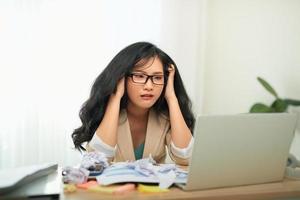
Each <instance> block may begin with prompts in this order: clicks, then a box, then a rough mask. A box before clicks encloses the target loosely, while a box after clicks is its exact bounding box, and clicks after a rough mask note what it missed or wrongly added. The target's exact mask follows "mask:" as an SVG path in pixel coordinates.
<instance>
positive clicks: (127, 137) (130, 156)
mask: <svg viewBox="0 0 300 200" xmlns="http://www.w3.org/2000/svg"><path fill="white" fill-rule="evenodd" d="M119 120H120V121H119V123H120V124H119V128H118V148H119V152H120V154H121V156H122V157H123V160H130V161H132V160H135V155H134V151H133V143H132V137H131V132H130V127H129V122H128V118H127V113H126V110H122V112H121V114H120V118H119Z"/></svg>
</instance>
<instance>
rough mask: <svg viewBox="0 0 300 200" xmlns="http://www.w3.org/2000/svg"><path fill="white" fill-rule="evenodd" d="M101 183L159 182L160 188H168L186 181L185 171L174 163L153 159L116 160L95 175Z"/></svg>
mask: <svg viewBox="0 0 300 200" xmlns="http://www.w3.org/2000/svg"><path fill="white" fill-rule="evenodd" d="M96 179H97V181H98V183H99V184H101V185H110V184H114V183H122V182H139V183H159V187H160V188H168V187H170V186H171V185H172V184H173V183H186V180H187V171H184V170H182V169H180V168H179V167H177V166H176V165H175V164H159V165H157V164H155V161H154V162H153V159H151V158H149V159H142V160H138V161H135V162H118V163H114V164H112V165H111V166H109V167H107V168H106V169H105V170H104V171H103V173H102V174H101V175H100V176H97V177H96Z"/></svg>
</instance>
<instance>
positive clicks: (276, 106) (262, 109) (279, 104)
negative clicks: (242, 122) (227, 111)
mask: <svg viewBox="0 0 300 200" xmlns="http://www.w3.org/2000/svg"><path fill="white" fill-rule="evenodd" d="M257 80H258V81H259V82H260V84H261V85H262V86H263V87H264V88H265V89H266V90H267V91H268V92H270V93H271V94H272V95H273V96H274V97H275V100H274V101H273V103H272V104H271V105H270V106H267V105H265V104H263V103H255V104H254V105H253V106H252V107H251V108H250V113H268V112H286V111H287V108H288V107H289V106H290V105H293V106H300V101H299V100H294V99H282V98H280V97H279V96H278V95H277V93H276V91H275V90H274V89H273V88H272V87H271V85H270V84H269V83H268V82H267V81H265V80H264V79H262V78H260V77H257Z"/></svg>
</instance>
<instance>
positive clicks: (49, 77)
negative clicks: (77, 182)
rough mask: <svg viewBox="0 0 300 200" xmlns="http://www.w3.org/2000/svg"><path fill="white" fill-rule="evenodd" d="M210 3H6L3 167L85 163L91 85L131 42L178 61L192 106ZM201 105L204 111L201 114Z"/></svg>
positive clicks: (0, 80)
mask: <svg viewBox="0 0 300 200" xmlns="http://www.w3.org/2000/svg"><path fill="white" fill-rule="evenodd" d="M204 6H205V1H197V0H189V1H180V0H173V1H171V0H167V1H160V0H151V1H146V0H145V1H141V0H124V1H115V0H105V1H99V0H89V1H86V0H39V1H36V0H26V1H25V0H12V1H6V0H0V94H1V97H0V168H7V167H12V166H20V165H27V164H37V163H43V162H57V163H59V164H60V165H61V166H66V165H74V164H78V163H79V162H80V159H81V155H80V154H79V153H78V152H77V151H76V150H75V149H74V148H73V143H72V140H71V133H72V132H73V130H74V129H75V128H77V127H78V126H80V120H79V117H78V113H79V109H80V107H81V105H82V103H83V102H84V101H85V100H86V99H87V98H88V95H89V92H90V88H91V85H92V83H93V81H94V79H95V78H96V77H97V76H98V74H99V73H100V72H101V71H102V70H103V69H104V67H105V66H106V65H107V64H108V62H109V61H110V60H111V59H112V58H113V56H114V55H115V54H116V53H117V52H118V51H119V50H121V49H122V48H124V47H125V46H127V45H129V44H130V43H133V42H137V41H150V42H153V43H155V44H157V45H158V46H159V47H161V48H162V49H163V50H165V51H166V52H167V53H169V54H170V56H171V57H172V58H174V60H175V61H176V62H177V64H178V66H179V70H180V71H181V74H182V77H183V79H184V81H185V82H186V88H187V90H188V92H189V94H190V96H191V99H192V101H196V98H197V94H196V92H195V91H196V89H197V90H198V91H199V88H197V87H196V86H195V85H196V84H195V83H196V79H197V73H198V72H199V71H201V62H200V56H199V55H200V53H199V52H201V48H200V47H199V45H198V44H199V41H201V38H202V37H203V36H202V35H201V31H200V30H201V27H202V18H201V12H200V11H201V10H202V9H203V7H204ZM199 107H200V104H197V105H196V107H195V109H196V110H197V109H198V108H199Z"/></svg>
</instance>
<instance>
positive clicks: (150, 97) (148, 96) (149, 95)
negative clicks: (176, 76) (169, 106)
mask: <svg viewBox="0 0 300 200" xmlns="http://www.w3.org/2000/svg"><path fill="white" fill-rule="evenodd" d="M153 97H154V95H152V94H143V95H141V98H142V99H143V100H151V99H152V98H153Z"/></svg>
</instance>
